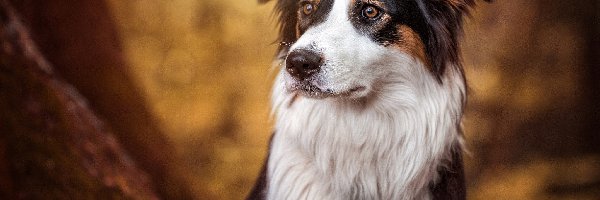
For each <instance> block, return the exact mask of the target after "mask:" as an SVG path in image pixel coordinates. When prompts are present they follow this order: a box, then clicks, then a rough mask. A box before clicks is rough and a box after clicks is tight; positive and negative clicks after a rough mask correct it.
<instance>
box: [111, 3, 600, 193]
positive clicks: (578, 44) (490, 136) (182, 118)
mask: <svg viewBox="0 0 600 200" xmlns="http://www.w3.org/2000/svg"><path fill="white" fill-rule="evenodd" d="M109 2H110V7H111V10H112V13H113V15H114V16H115V20H116V22H117V25H118V29H119V32H120V35H121V39H122V43H123V46H124V51H125V55H126V57H127V61H128V62H129V64H130V66H131V67H132V68H133V70H131V71H132V73H133V74H132V75H133V77H134V79H135V82H136V83H137V84H138V86H139V88H141V90H142V91H143V93H144V95H145V97H146V99H147V101H148V102H149V104H150V107H151V109H152V110H151V111H152V113H153V114H154V115H155V116H156V117H157V118H158V119H159V122H160V127H162V129H163V131H164V132H165V133H167V134H168V137H169V139H170V140H171V141H172V142H173V144H174V145H175V147H176V151H177V154H178V155H174V156H176V157H178V159H177V160H178V161H179V162H180V163H178V165H180V166H183V168H184V169H185V174H186V175H187V178H186V179H187V181H188V182H189V183H190V184H191V186H192V189H193V190H194V192H195V193H196V194H197V195H199V196H201V198H200V199H203V198H202V197H206V198H208V197H210V198H214V199H223V200H225V199H243V198H244V196H245V195H246V194H247V192H249V190H250V188H251V187H252V186H253V184H254V179H255V178H256V176H257V175H258V172H259V169H260V167H261V165H262V162H263V160H264V156H265V155H266V148H267V141H268V138H269V136H270V134H271V131H272V124H271V119H270V118H269V117H270V116H269V96H270V85H271V83H272V79H273V76H274V72H273V69H272V59H273V56H274V54H275V49H276V48H277V47H276V45H275V44H274V41H275V40H276V37H277V35H276V34H277V31H276V30H277V24H276V18H275V15H274V14H273V12H272V8H273V6H274V3H273V2H270V3H267V4H264V5H260V4H258V2H257V1H256V0H250V1H240V0H170V1H159V0H110V1H109ZM559 8H560V9H559ZM557 9H558V10H557ZM563 12H564V13H563ZM578 12H579V11H578V10H576V9H575V10H574V9H572V8H571V7H569V6H567V7H562V8H561V7H560V6H557V5H556V4H554V5H547V3H544V1H517V0H512V1H511V0H506V1H497V2H495V3H493V4H480V5H478V7H477V9H476V10H475V11H474V12H473V13H472V17H470V18H468V19H467V20H466V34H465V39H464V43H463V45H462V46H463V49H464V61H465V67H466V68H465V70H466V72H467V78H468V82H469V86H470V87H471V92H470V97H469V98H470V100H469V104H468V108H467V113H466V116H465V120H464V125H465V129H466V137H467V144H468V148H469V150H470V155H469V156H468V158H467V161H466V162H467V177H468V179H467V180H468V182H469V183H468V186H469V199H597V198H598V196H597V195H599V193H598V189H599V188H600V187H599V186H598V185H599V183H600V168H599V165H600V156H599V154H598V151H597V149H598V148H599V147H598V146H594V144H597V143H595V142H597V141H598V140H597V137H596V136H594V135H596V133H598V131H597V129H596V131H595V133H590V131H592V132H593V130H594V129H592V128H589V127H588V126H587V125H586V124H589V123H590V121H589V120H592V121H593V120H594V119H593V116H597V115H594V114H593V113H591V114H590V113H588V110H586V107H585V106H584V105H587V104H589V103H590V102H589V101H590V100H589V99H590V96H589V94H588V93H585V92H582V91H585V90H584V89H585V87H586V86H585V85H586V84H587V82H586V81H587V80H588V78H587V77H586V76H587V75H586V70H588V68H587V65H586V64H585V62H587V61H586V57H585V56H586V55H588V52H589V51H593V50H589V49H587V45H588V44H586V43H585V42H586V40H584V39H582V38H584V37H585V35H584V34H585V32H584V31H581V30H582V29H581V28H582V26H585V25H584V24H581V23H578V21H577V20H576V18H574V17H573V15H574V14H577V13H578ZM569 13H570V14H569ZM596 25H597V22H596ZM596 83H597V82H596ZM582 88H584V89H582ZM591 98H592V99H593V98H594V97H591ZM592 104H593V102H592ZM590 116H592V117H590ZM590 118H591V119H590ZM592 124H593V122H592ZM590 139H591V140H594V141H590ZM590 145H591V146H590Z"/></svg>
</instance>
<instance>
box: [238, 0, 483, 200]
mask: <svg viewBox="0 0 600 200" xmlns="http://www.w3.org/2000/svg"><path fill="white" fill-rule="evenodd" d="M262 1H265V0H262ZM474 4H475V2H474V0H278V2H277V4H276V9H277V13H278V14H279V18H280V29H281V33H280V34H281V36H280V42H281V46H280V49H279V55H278V60H279V61H280V62H279V63H280V64H281V67H280V71H279V74H278V76H277V78H276V81H275V85H274V89H273V96H272V101H273V115H274V117H275V133H274V135H273V136H272V138H271V144H270V150H269V156H268V158H267V162H266V164H265V166H264V168H263V172H262V175H261V177H260V178H259V180H258V183H257V184H256V186H255V188H254V189H253V191H252V192H251V194H250V196H249V197H248V199H269V200H297V199H302V200H304V199H307V200H347V199H361V200H362V199H382V200H391V199H394V200H397V199H407V200H408V199H465V184H464V175H463V165H462V156H461V154H462V145H461V141H462V133H461V117H462V113H463V109H464V105H465V102H466V84H465V78H464V73H463V69H462V66H461V63H460V58H459V53H460V52H459V45H458V43H457V40H458V36H459V35H460V33H461V26H462V21H463V20H462V18H463V15H465V14H467V13H468V10H469V8H470V7H472V6H473V5H474Z"/></svg>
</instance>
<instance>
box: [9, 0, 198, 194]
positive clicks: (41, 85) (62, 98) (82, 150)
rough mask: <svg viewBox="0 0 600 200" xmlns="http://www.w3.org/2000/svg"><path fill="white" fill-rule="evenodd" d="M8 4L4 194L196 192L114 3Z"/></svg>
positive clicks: (16, 2)
mask: <svg viewBox="0 0 600 200" xmlns="http://www.w3.org/2000/svg"><path fill="white" fill-rule="evenodd" d="M0 3H1V5H0V20H1V24H0V37H1V38H0V40H1V45H0V58H1V60H0V111H1V112H0V199H94V198H98V199H130V198H131V199H158V198H164V199H192V195H191V193H190V191H189V190H188V189H187V186H186V185H185V183H184V182H183V181H182V180H183V179H182V178H181V177H180V176H179V172H178V168H177V167H176V166H174V165H172V163H175V162H174V159H173V156H172V155H173V154H174V150H173V148H172V146H170V145H169V143H168V141H167V139H166V137H165V136H164V135H163V134H162V132H160V130H159V128H158V127H157V126H156V123H155V121H154V119H153V118H152V116H151V115H150V113H149V112H148V111H147V109H146V105H145V102H144V99H143V98H142V96H141V95H140V93H139V91H138V90H137V89H136V88H135V87H134V85H133V83H132V81H131V79H130V78H129V74H128V73H127V67H126V65H125V62H124V59H123V57H122V55H121V49H120V43H119V42H118V37H117V34H116V30H115V26H114V24H113V22H112V19H111V16H110V14H109V12H108V8H107V6H106V5H105V2H104V1H94V0H85V1H69V2H65V1H57V0H50V1H28V0H25V1H13V3H14V4H15V5H16V7H15V9H13V8H11V7H10V5H9V3H8V0H1V1H0ZM18 13H22V14H23V18H22V19H18V17H17V15H18ZM21 20H22V21H23V22H24V23H25V25H22V24H20V22H21ZM24 26H28V27H29V28H30V29H31V31H32V33H31V34H29V33H28V32H27V31H26V29H25V28H24ZM36 43H37V44H38V45H39V46H40V49H39V51H38V48H37V47H36ZM46 59H47V60H46ZM84 97H87V99H86V98H84ZM103 120H106V121H103ZM136 163H137V164H138V165H136Z"/></svg>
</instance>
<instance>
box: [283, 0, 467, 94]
mask: <svg viewBox="0 0 600 200" xmlns="http://www.w3.org/2000/svg"><path fill="white" fill-rule="evenodd" d="M473 4H474V0H279V1H278V3H277V6H276V7H277V11H278V14H279V17H280V28H281V37H280V42H281V43H280V44H281V47H280V58H281V59H282V61H283V62H282V68H281V72H280V73H281V74H280V75H281V76H282V77H283V78H282V81H283V82H284V85H285V87H286V89H287V91H288V92H297V93H299V94H301V95H303V96H306V97H310V98H326V97H336V98H350V99H359V98H363V97H367V96H369V95H370V94H372V93H373V92H374V91H378V90H381V89H382V88H380V87H385V85H386V84H387V83H388V82H396V83H398V82H410V83H411V84H421V83H418V82H423V81H429V82H435V83H436V84H444V83H443V82H444V76H445V74H446V71H448V70H446V68H448V66H451V67H460V64H459V57H458V54H459V52H458V45H457V36H458V34H459V33H460V31H461V30H460V29H461V24H462V16H463V15H464V14H465V13H466V12H467V10H468V8H469V7H470V6H472V5H473ZM458 71H461V73H462V70H460V69H459V70H458Z"/></svg>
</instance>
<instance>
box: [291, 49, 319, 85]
mask: <svg viewBox="0 0 600 200" xmlns="http://www.w3.org/2000/svg"><path fill="white" fill-rule="evenodd" d="M322 60H323V58H322V57H321V55H320V54H318V53H317V52H315V51H311V50H305V49H299V50H294V51H292V52H291V53H290V54H289V55H288V56H287V59H286V66H285V67H286V69H287V71H288V73H290V75H292V76H293V77H295V78H297V79H300V80H304V79H306V78H308V77H310V76H311V75H313V74H315V73H317V72H318V71H319V69H320V68H321V62H322Z"/></svg>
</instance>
